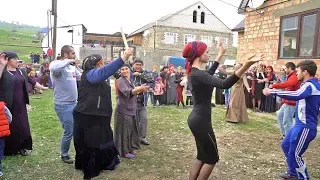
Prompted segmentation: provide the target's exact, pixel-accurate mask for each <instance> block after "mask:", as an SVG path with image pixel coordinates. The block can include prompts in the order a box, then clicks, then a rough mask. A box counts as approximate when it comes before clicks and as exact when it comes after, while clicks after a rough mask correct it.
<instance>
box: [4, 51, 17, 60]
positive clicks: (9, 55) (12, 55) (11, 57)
mask: <svg viewBox="0 0 320 180" xmlns="http://www.w3.org/2000/svg"><path fill="white" fill-rule="evenodd" d="M3 53H4V54H5V55H6V57H7V58H8V60H10V59H14V58H17V59H19V57H18V55H17V53H15V52H10V51H8V52H3Z"/></svg>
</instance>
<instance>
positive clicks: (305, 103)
mask: <svg viewBox="0 0 320 180" xmlns="http://www.w3.org/2000/svg"><path fill="white" fill-rule="evenodd" d="M297 67H298V72H297V76H298V79H299V81H302V82H303V83H302V86H301V87H300V89H299V90H297V91H282V90H274V89H264V90H263V93H264V94H265V95H266V96H268V95H270V94H274V95H277V96H279V97H281V98H284V99H288V100H293V101H297V105H296V123H295V126H294V127H293V128H292V129H291V130H290V131H289V132H288V134H287V136H286V138H285V139H284V140H283V142H282V150H283V152H284V154H285V156H286V160H287V165H288V172H287V173H284V174H281V175H280V177H281V178H283V179H292V180H293V179H310V177H309V175H308V172H307V166H306V164H305V162H304V161H303V160H302V154H303V153H304V152H305V151H306V150H307V149H308V146H309V144H310V142H311V141H312V140H313V139H314V138H315V137H316V135H317V126H318V117H317V116H318V113H319V107H320V83H319V82H318V79H317V78H315V77H314V76H315V74H316V72H317V64H316V63H315V62H314V61H312V60H304V61H301V62H300V63H299V64H298V65H297Z"/></svg>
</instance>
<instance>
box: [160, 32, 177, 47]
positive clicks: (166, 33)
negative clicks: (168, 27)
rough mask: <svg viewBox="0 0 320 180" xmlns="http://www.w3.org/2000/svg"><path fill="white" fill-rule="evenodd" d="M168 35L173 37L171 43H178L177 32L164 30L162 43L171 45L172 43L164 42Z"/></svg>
mask: <svg viewBox="0 0 320 180" xmlns="http://www.w3.org/2000/svg"><path fill="white" fill-rule="evenodd" d="M168 35H170V36H171V35H172V36H173V38H174V41H173V44H177V43H178V33H174V32H165V33H164V36H165V37H164V41H163V44H166V45H173V44H168V43H166V37H168Z"/></svg>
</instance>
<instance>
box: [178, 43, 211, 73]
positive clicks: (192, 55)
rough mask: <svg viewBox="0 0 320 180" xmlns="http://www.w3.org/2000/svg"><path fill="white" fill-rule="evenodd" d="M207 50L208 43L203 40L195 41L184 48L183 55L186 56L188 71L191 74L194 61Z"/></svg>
mask: <svg viewBox="0 0 320 180" xmlns="http://www.w3.org/2000/svg"><path fill="white" fill-rule="evenodd" d="M206 50H207V45H206V44H205V43H203V42H201V41H193V42H189V43H188V44H186V46H185V47H184V48H183V51H182V56H183V57H184V58H186V73H187V74H189V73H190V71H191V67H192V64H193V61H194V60H195V59H196V58H197V57H200V56H201V55H202V54H203V53H204V52H205V51H206Z"/></svg>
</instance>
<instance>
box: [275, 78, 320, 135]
mask: <svg viewBox="0 0 320 180" xmlns="http://www.w3.org/2000/svg"><path fill="white" fill-rule="evenodd" d="M270 93H271V94H275V95H277V96H279V97H281V98H284V99H288V100H294V101H297V104H296V126H300V127H302V128H310V129H317V126H318V112H319V107H320V83H319V82H318V79H317V78H312V79H309V80H307V81H305V82H304V83H302V84H301V87H300V89H298V90H296V91H281V90H277V89H271V90H270Z"/></svg>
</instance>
